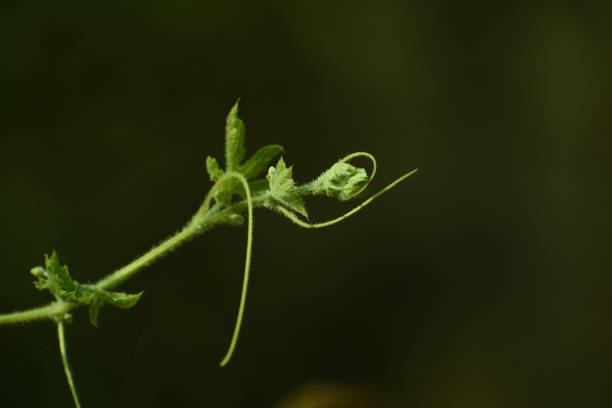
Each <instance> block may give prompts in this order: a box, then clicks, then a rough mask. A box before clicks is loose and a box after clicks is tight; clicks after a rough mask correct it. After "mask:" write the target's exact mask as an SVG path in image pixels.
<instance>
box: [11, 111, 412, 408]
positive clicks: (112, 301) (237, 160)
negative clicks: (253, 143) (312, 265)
mask: <svg viewBox="0 0 612 408" xmlns="http://www.w3.org/2000/svg"><path fill="white" fill-rule="evenodd" d="M244 137H245V126H244V123H243V121H242V120H241V119H240V118H239V117H238V102H236V104H235V105H234V106H233V107H232V109H231V111H230V112H229V114H228V116H227V119H226V125H225V167H224V168H223V169H222V168H221V167H220V166H219V163H218V162H217V160H216V159H215V158H213V157H210V156H209V157H208V158H207V159H206V170H207V172H208V175H209V178H210V180H211V181H212V182H213V183H214V184H213V186H212V187H211V188H210V190H209V191H208V194H207V195H206V197H205V198H204V201H203V203H202V205H201V206H200V208H198V210H197V211H196V213H195V214H194V216H193V217H192V218H191V220H190V221H189V222H188V223H187V224H186V225H185V226H184V227H183V229H182V230H180V231H179V232H178V233H177V234H175V235H174V236H172V237H170V238H168V239H167V240H165V241H163V242H161V243H160V244H159V245H157V246H155V247H154V248H153V249H151V250H150V251H149V252H147V253H145V254H144V255H142V256H140V257H139V258H137V259H135V260H134V261H132V262H131V263H129V264H127V265H125V266H123V267H122V268H119V269H117V270H116V271H114V272H112V273H110V274H108V275H107V276H105V277H103V278H102V279H100V280H99V281H98V282H95V283H79V282H78V281H76V280H73V279H72V277H71V276H70V273H69V272H68V268H67V267H66V266H65V265H61V263H60V261H59V257H58V255H57V254H56V253H55V251H54V252H53V253H52V254H51V256H47V255H45V266H44V267H42V266H37V267H34V268H32V269H31V271H30V272H31V274H32V275H33V276H34V277H35V278H36V279H37V280H36V281H35V282H34V285H35V286H36V288H37V289H39V290H42V291H45V290H46V291H49V292H50V293H51V294H52V295H53V296H54V298H55V301H53V302H51V303H50V304H47V305H45V306H40V307H35V308H32V309H29V310H25V311H19V312H13V313H7V314H0V325H8V324H17V323H26V322H31V321H35V320H51V321H53V322H54V323H55V324H56V326H57V332H58V340H59V347H60V355H61V358H62V363H63V365H64V371H65V373H66V378H67V380H68V385H69V388H70V391H71V393H72V397H73V400H74V403H75V406H76V407H77V408H80V406H81V405H80V402H79V399H78V397H77V392H76V387H75V385H74V380H73V375H72V371H71V370H70V366H69V364H68V358H67V354H66V340H65V333H64V323H70V321H71V320H72V315H71V312H72V310H73V309H77V308H79V307H81V306H85V307H88V308H89V320H90V322H91V324H92V325H94V326H96V327H97V326H98V316H99V313H100V310H101V308H102V307H103V306H104V305H109V306H114V307H118V308H123V309H129V308H132V307H134V306H135V305H136V303H138V300H139V299H140V297H141V296H142V295H143V293H144V292H139V293H136V294H127V293H123V292H116V291H111V289H113V288H115V287H116V286H118V285H119V284H120V283H122V282H124V281H126V280H128V279H130V278H132V277H133V276H134V275H135V274H136V273H138V272H139V271H141V270H143V269H144V267H146V266H147V265H149V264H151V263H153V262H155V261H156V260H157V259H158V258H160V257H161V256H163V255H165V254H167V253H168V252H169V251H171V250H172V249H174V248H176V247H178V246H180V245H181V244H183V243H184V242H186V241H187V240H189V239H192V238H194V237H195V236H197V235H199V234H202V233H204V232H206V231H208V230H210V229H211V228H213V227H215V226H218V225H233V226H240V225H243V224H244V223H245V213H246V222H247V242H246V254H245V263H244V277H243V283H242V291H241V295H240V303H239V306H238V314H237V317H236V323H235V325H234V331H233V334H232V338H231V341H230V344H229V347H228V350H227V352H226V353H225V356H224V357H223V358H222V359H221V362H220V363H219V364H220V365H221V366H225V365H226V364H227V363H228V362H229V361H230V359H231V357H232V355H233V353H234V350H235V348H236V344H237V342H238V337H239V334H240V327H241V326H242V320H243V318H244V310H245V305H246V298H247V289H248V283H249V273H250V265H251V249H252V246H253V209H255V208H267V209H270V210H273V211H276V212H278V213H280V214H282V215H284V216H285V217H287V218H289V219H290V220H291V221H293V222H294V223H296V224H298V225H300V226H302V227H305V228H323V227H327V226H330V225H333V224H336V223H338V222H340V221H342V220H344V219H346V218H348V217H350V216H351V215H354V214H355V213H357V212H358V211H360V210H361V209H362V208H364V207H365V206H366V205H368V204H369V203H371V202H372V201H373V200H374V199H375V198H376V197H378V196H380V195H381V194H383V193H385V192H387V191H389V190H390V189H392V188H393V187H395V186H396V185H397V184H398V183H400V182H401V181H402V180H404V179H406V178H407V177H409V176H411V175H412V174H414V173H415V172H416V171H417V169H414V170H412V171H411V172H409V173H406V174H404V175H403V176H402V177H400V178H398V179H397V180H395V181H394V182H393V183H391V184H389V185H388V186H386V187H384V188H383V189H381V190H380V191H379V192H378V193H376V194H374V195H372V196H370V197H369V198H367V199H366V200H364V201H363V202H362V203H361V204H359V205H357V206H356V207H355V208H353V209H352V210H350V211H348V212H347V213H345V214H343V215H341V216H339V217H337V218H335V219H332V220H330V221H326V222H320V223H310V222H309V221H308V212H307V210H306V206H305V204H304V197H305V196H309V195H313V196H314V195H326V196H328V197H333V198H336V199H338V200H342V201H346V200H351V199H353V198H356V197H359V196H360V195H361V194H362V193H363V191H364V190H365V189H366V188H367V187H368V185H369V184H370V182H371V181H372V179H373V178H374V175H375V174H376V169H377V165H376V159H375V158H374V156H372V155H371V154H369V153H366V152H357V153H352V154H349V155H348V156H346V157H344V158H342V159H340V160H339V161H337V162H336V163H334V164H333V165H332V166H331V167H330V168H329V169H327V170H326V171H324V172H323V173H322V174H321V175H320V176H319V177H318V178H317V179H315V180H313V181H311V182H308V183H305V184H301V185H299V184H296V182H295V181H294V179H293V166H289V167H287V164H286V163H285V160H284V159H283V157H279V158H278V160H277V161H276V164H275V165H274V166H270V163H271V162H272V161H273V160H274V159H275V158H276V157H278V156H279V155H280V154H281V153H282V152H284V149H283V147H282V146H279V145H268V146H265V147H262V148H261V149H259V150H257V151H256V152H255V153H254V154H253V155H252V156H251V157H250V158H248V159H247V160H244V159H245V154H246V149H245V147H244ZM356 157H365V158H367V159H369V160H370V161H371V163H372V172H371V174H370V175H369V176H368V175H367V172H366V170H365V169H363V168H359V167H355V166H353V165H352V164H350V160H352V159H354V158H356Z"/></svg>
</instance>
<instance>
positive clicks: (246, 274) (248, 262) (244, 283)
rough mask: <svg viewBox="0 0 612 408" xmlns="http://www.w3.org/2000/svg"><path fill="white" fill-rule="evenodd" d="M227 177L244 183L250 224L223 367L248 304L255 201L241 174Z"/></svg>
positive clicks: (221, 363)
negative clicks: (237, 302) (231, 329)
mask: <svg viewBox="0 0 612 408" xmlns="http://www.w3.org/2000/svg"><path fill="white" fill-rule="evenodd" d="M226 176H227V177H233V178H236V179H238V180H239V181H240V183H242V187H243V188H244V191H245V194H246V199H247V210H248V216H249V223H248V227H247V246H246V257H245V258H246V259H245V263H244V278H243V280H242V293H241V295H240V306H239V307H238V316H237V317H236V325H235V326H234V334H233V335H232V340H231V342H230V345H229V349H228V350H227V353H226V354H225V357H223V359H222V360H221V362H220V363H219V365H220V366H221V367H223V366H225V365H226V364H227V363H228V362H229V361H230V359H231V358H232V355H233V354H234V349H235V348H236V343H237V342H238V336H239V335H240V327H241V326H242V318H243V317H244V306H245V304H246V297H247V290H248V287H249V272H250V269H251V248H252V247H253V200H252V198H251V189H250V188H249V183H248V182H247V180H246V179H245V178H244V176H243V175H242V174H240V173H236V172H233V171H230V172H227V173H225V175H224V177H226Z"/></svg>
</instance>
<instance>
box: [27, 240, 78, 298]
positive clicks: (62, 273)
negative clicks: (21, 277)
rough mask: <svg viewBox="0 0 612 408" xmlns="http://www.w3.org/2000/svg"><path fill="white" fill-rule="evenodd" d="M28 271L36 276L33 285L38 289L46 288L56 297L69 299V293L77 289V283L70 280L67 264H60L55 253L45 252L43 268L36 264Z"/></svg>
mask: <svg viewBox="0 0 612 408" xmlns="http://www.w3.org/2000/svg"><path fill="white" fill-rule="evenodd" d="M30 273H31V274H32V275H34V276H35V277H37V278H38V281H36V282H34V286H36V289H38V290H45V289H47V290H48V291H49V292H51V294H53V295H54V296H55V297H56V298H57V299H61V300H65V301H69V299H70V297H71V296H70V294H71V293H72V292H74V291H76V290H77V288H78V284H77V283H76V282H75V281H73V280H72V278H71V277H70V273H69V272H68V267H67V266H62V265H61V264H60V262H59V258H58V256H57V253H56V252H55V251H53V253H52V254H51V256H50V257H49V256H48V255H46V254H45V268H43V267H41V266H37V267H35V268H32V270H30Z"/></svg>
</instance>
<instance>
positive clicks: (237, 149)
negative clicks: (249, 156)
mask: <svg viewBox="0 0 612 408" xmlns="http://www.w3.org/2000/svg"><path fill="white" fill-rule="evenodd" d="M245 132H246V129H245V127H244V122H242V120H240V118H239V117H238V101H236V103H235V104H234V106H233V107H232V109H231V110H230V113H229V114H228V115H227V119H226V122H225V164H226V169H227V171H236V170H238V168H239V166H240V162H241V161H242V159H244V154H245V149H244V134H245Z"/></svg>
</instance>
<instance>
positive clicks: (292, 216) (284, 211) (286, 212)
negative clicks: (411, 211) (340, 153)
mask: <svg viewBox="0 0 612 408" xmlns="http://www.w3.org/2000/svg"><path fill="white" fill-rule="evenodd" d="M418 170H419V169H414V170H412V171H411V172H409V173H406V174H404V175H403V176H402V177H400V178H398V179H397V180H395V181H394V182H393V183H391V184H389V185H388V186H387V187H385V188H383V189H382V190H380V191H379V192H378V193H376V194H374V195H373V196H372V197H370V198H368V199H367V200H365V201H364V202H362V203H361V204H359V205H358V206H357V207H355V208H353V209H352V210H350V211H349V212H347V213H345V214H343V215H341V216H340V217H338V218H334V219H333V220H330V221H326V222H321V223H317V224H310V223H308V222H304V221H302V220H301V219H299V218H298V216H297V215H295V214H294V213H292V212H291V211H289V210H287V209H286V208H284V207H282V206H278V207H276V209H277V210H278V211H280V212H281V213H282V214H283V215H284V216H286V217H287V218H289V219H290V220H291V221H293V222H295V223H296V224H297V225H299V226H301V227H304V228H324V227H329V226H330V225H334V224H337V223H338V222H340V221H342V220H344V219H346V218H348V217H350V216H351V215H353V214H355V213H357V212H359V211H360V210H361V209H362V208H363V207H365V206H366V205H368V204H370V203H371V202H372V201H374V199H375V198H376V197H378V196H380V195H381V194H383V193H385V192H387V191H389V190H391V189H392V188H393V187H395V186H396V185H397V184H399V183H401V182H402V181H403V180H405V179H406V178H408V177H410V176H412V175H413V174H414V173H416V172H417V171H418Z"/></svg>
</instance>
